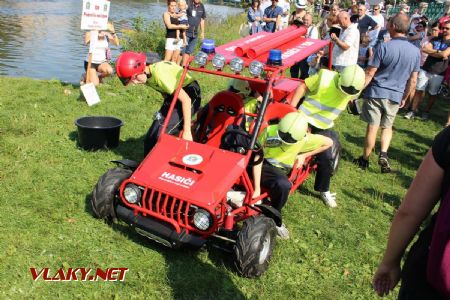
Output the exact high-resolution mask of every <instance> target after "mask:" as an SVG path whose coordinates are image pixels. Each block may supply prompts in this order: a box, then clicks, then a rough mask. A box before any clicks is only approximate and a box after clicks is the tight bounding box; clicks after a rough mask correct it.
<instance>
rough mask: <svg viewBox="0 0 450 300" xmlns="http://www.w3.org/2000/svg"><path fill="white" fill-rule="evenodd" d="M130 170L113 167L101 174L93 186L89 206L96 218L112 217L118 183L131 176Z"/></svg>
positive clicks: (113, 215)
mask: <svg viewBox="0 0 450 300" xmlns="http://www.w3.org/2000/svg"><path fill="white" fill-rule="evenodd" d="M131 173H132V171H131V170H126V169H122V168H114V169H110V170H108V172H106V173H105V174H103V175H102V176H101V177H100V178H99V179H98V182H97V185H96V186H95V188H94V192H93V194H92V198H91V206H92V211H93V212H94V215H95V216H96V217H97V218H101V219H107V218H114V217H115V213H114V198H115V197H116V196H117V194H118V192H119V187H120V184H121V183H122V182H123V181H124V180H125V179H127V178H129V177H130V176H131Z"/></svg>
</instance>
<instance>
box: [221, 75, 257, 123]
mask: <svg viewBox="0 0 450 300" xmlns="http://www.w3.org/2000/svg"><path fill="white" fill-rule="evenodd" d="M228 90H229V91H230V92H233V93H236V94H239V95H241V96H242V98H243V100H244V111H245V112H246V113H250V114H256V113H257V112H258V106H259V103H261V102H262V99H263V97H262V95H261V94H260V93H258V92H257V91H254V90H252V89H251V88H250V84H249V83H248V81H245V80H241V79H235V78H233V79H231V80H230V82H229V84H228ZM253 120H254V117H253V116H248V115H246V116H245V129H246V130H247V131H248V130H249V128H250V124H251V123H252V122H253Z"/></svg>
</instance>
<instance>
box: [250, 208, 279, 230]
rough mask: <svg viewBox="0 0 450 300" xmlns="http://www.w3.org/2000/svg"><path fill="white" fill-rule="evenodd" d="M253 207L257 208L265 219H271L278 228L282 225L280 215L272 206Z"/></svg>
mask: <svg viewBox="0 0 450 300" xmlns="http://www.w3.org/2000/svg"><path fill="white" fill-rule="evenodd" d="M254 207H255V208H258V209H259V210H260V211H261V213H262V214H263V215H265V216H266V217H268V218H271V219H272V220H273V221H274V222H275V225H277V226H278V227H279V226H281V224H282V223H283V222H282V219H281V213H280V212H279V211H278V210H276V209H275V208H273V207H272V206H269V205H264V204H256V205H255V206H254Z"/></svg>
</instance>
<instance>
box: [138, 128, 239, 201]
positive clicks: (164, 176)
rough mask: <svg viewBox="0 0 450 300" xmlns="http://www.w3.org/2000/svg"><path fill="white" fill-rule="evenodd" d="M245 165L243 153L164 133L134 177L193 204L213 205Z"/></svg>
mask: <svg viewBox="0 0 450 300" xmlns="http://www.w3.org/2000/svg"><path fill="white" fill-rule="evenodd" d="M246 165H247V164H246V157H245V156H243V155H240V154H237V153H232V152H229V151H225V150H222V149H217V148H214V147H211V146H208V145H205V144H198V143H195V142H190V141H186V140H182V139H179V138H176V137H173V136H170V135H164V136H162V137H161V140H160V141H159V142H158V143H157V144H156V146H155V148H154V149H153V150H152V151H151V152H150V154H149V155H147V157H146V158H145V160H144V161H143V162H142V163H141V165H140V166H139V167H138V169H137V170H136V171H135V172H134V173H133V175H132V176H131V180H132V181H133V182H136V183H137V184H139V185H141V186H144V187H149V188H153V189H156V190H158V191H162V192H164V193H167V194H169V195H172V196H174V197H177V198H179V199H183V200H187V201H189V202H191V203H192V204H194V205H195V204H197V205H199V206H204V207H205V206H211V207H214V206H215V205H216V203H217V202H218V201H220V200H221V199H222V198H223V197H224V196H225V194H226V192H227V191H228V190H229V189H230V188H231V187H232V186H233V184H234V183H235V182H236V180H237V179H238V178H239V176H240V175H241V174H242V173H243V172H244V170H245V167H246Z"/></svg>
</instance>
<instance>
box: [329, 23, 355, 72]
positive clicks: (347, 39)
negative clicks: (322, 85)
mask: <svg viewBox="0 0 450 300" xmlns="http://www.w3.org/2000/svg"><path fill="white" fill-rule="evenodd" d="M339 39H340V40H341V41H342V42H344V43H345V44H347V45H349V48H348V49H347V50H343V49H342V48H341V47H339V46H338V45H336V43H335V44H334V45H333V66H350V65H356V63H357V62H358V53H359V30H358V24H357V23H352V24H351V25H350V26H349V27H348V28H347V29H344V31H342V32H341V36H340V37H339Z"/></svg>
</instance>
